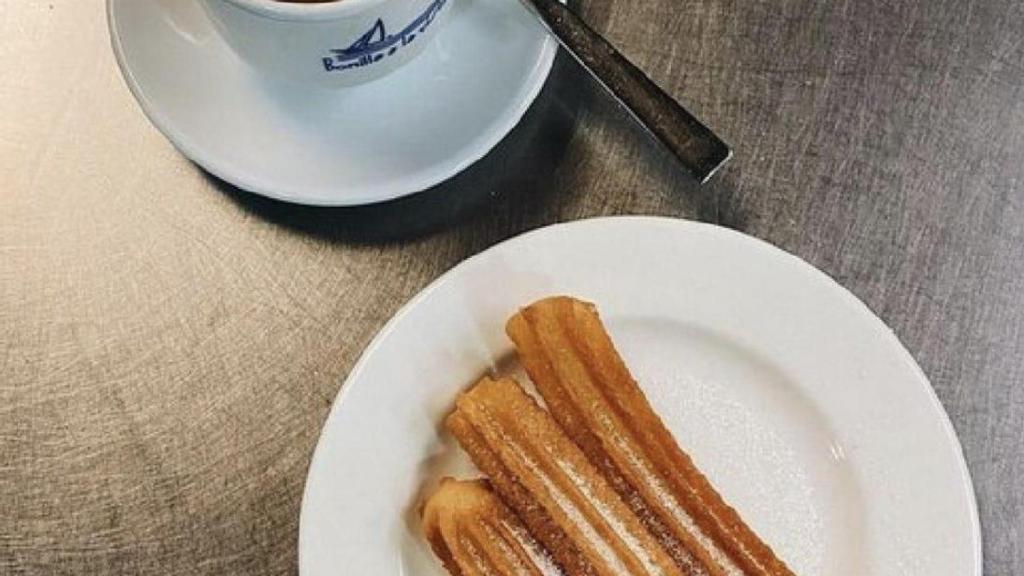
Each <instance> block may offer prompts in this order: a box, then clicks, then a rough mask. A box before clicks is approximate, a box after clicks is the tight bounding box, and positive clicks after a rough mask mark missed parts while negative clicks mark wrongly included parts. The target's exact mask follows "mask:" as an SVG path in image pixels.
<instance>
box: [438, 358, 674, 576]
mask: <svg viewBox="0 0 1024 576" xmlns="http://www.w3.org/2000/svg"><path fill="white" fill-rule="evenodd" d="M448 426H449V429H450V430H451V431H452V433H453V434H454V435H455V437H456V438H457V439H458V440H459V442H460V443H461V444H462V447H463V448H464V449H465V450H466V451H467V452H468V453H469V455H470V457H471V458H472V459H473V461H474V462H475V463H476V465H477V466H478V467H479V468H480V469H481V470H482V471H483V472H484V473H485V474H486V475H487V476H488V477H489V478H490V479H491V482H492V483H493V485H494V488H495V490H496V492H497V493H498V494H499V495H500V496H501V497H502V499H503V500H504V501H505V502H506V503H507V504H508V505H509V507H510V508H512V510H513V511H514V512H515V513H516V514H518V515H519V517H520V518H522V519H523V522H524V523H525V524H526V526H527V527H528V528H529V529H530V531H531V532H532V533H533V535H534V536H535V537H536V538H537V539H538V540H539V541H540V542H541V543H542V544H543V545H544V546H545V547H546V548H547V549H548V550H549V551H550V552H551V554H552V556H553V557H554V558H555V559H556V561H558V562H559V564H560V565H561V568H562V569H563V570H565V572H566V573H568V574H597V575H601V576H619V575H622V574H652V575H653V574H664V575H671V576H682V575H683V574H684V572H683V571H682V570H680V568H679V567H678V566H677V565H676V563H675V562H674V561H673V559H672V558H671V557H670V556H669V554H668V553H667V552H666V550H665V549H664V548H663V547H662V546H661V544H660V543H659V542H658V540H657V539H656V538H655V537H654V536H653V535H652V534H651V533H650V532H649V531H648V530H647V529H646V528H645V527H644V525H643V523H642V522H641V521H640V519H639V518H637V516H636V515H635V514H634V513H633V512H632V511H631V510H630V508H629V506H627V505H626V504H625V503H624V502H623V501H622V500H621V499H620V497H619V496H618V494H617V493H616V492H615V490H614V489H613V488H612V487H611V486H610V485H609V484H608V482H607V480H605V478H604V477H603V476H602V475H601V474H600V473H599V472H598V470H597V469H596V468H595V467H594V466H593V465H592V464H591V463H590V462H589V461H588V460H587V458H586V456H585V455H584V454H583V452H582V451H581V450H580V449H579V447H577V446H576V445H575V444H574V443H573V442H572V441H571V440H570V439H569V438H568V437H567V436H566V435H565V433H564V432H563V431H562V430H561V428H559V426H558V424H557V423H556V422H555V421H554V420H553V419H552V418H551V415H549V414H548V413H547V412H546V411H544V410H543V409H542V408H541V407H540V406H539V405H538V404H537V402H536V401H535V400H534V399H533V398H531V397H530V396H529V395H527V394H526V392H524V391H523V389H522V388H520V386H519V385H518V384H517V383H516V382H515V381H514V380H511V379H503V380H498V381H495V380H491V379H489V378H484V379H483V380H481V381H480V382H479V383H478V384H477V385H476V386H474V387H473V388H472V389H470V390H469V391H468V392H466V393H464V394H462V395H461V396H460V397H459V399H458V401H457V402H456V410H455V412H454V413H453V414H452V415H451V416H450V417H449V419H448Z"/></svg>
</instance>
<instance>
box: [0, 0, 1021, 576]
mask: <svg viewBox="0 0 1024 576" xmlns="http://www.w3.org/2000/svg"><path fill="white" fill-rule="evenodd" d="M182 1H184V0H182ZM581 10H582V13H583V14H584V15H585V17H586V19H587V20H588V21H589V22H590V23H591V24H592V25H593V26H594V27H595V28H597V29H598V30H600V31H602V32H604V33H606V34H607V35H608V36H609V37H610V38H611V39H612V40H613V41H614V42H615V43H617V44H618V45H619V46H620V47H621V48H622V50H623V51H624V52H625V53H626V54H628V55H629V56H630V57H632V58H633V59H634V60H635V61H636V62H637V63H638V64H639V65H641V66H642V67H643V68H645V69H646V70H648V71H649V72H650V74H651V75H652V77H653V78H654V79H655V80H657V81H658V82H659V83H661V84H662V85H663V86H664V87H665V88H666V89H667V90H668V91H669V92H670V93H672V94H673V95H675V96H676V97H678V98H679V99H680V100H682V101H683V102H685V103H686V104H688V105H689V106H690V107H691V109H692V110H693V111H694V112H696V113H697V114H698V115H700V116H701V117H702V118H703V119H704V120H705V121H707V122H708V123H709V125H711V126H712V127H714V128H716V130H717V131H719V132H720V133H721V135H722V136H723V137H724V138H725V139H726V140H727V141H729V142H731V143H732V144H734V146H735V149H736V157H735V159H734V161H733V162H732V163H731V164H730V165H729V166H727V168H726V169H725V170H723V171H722V172H721V173H720V175H719V176H718V177H717V179H716V180H715V181H714V182H713V183H712V184H711V185H709V186H708V187H706V188H697V187H696V186H695V185H694V184H693V182H691V181H689V180H688V179H687V178H686V177H685V176H684V175H683V174H682V173H681V172H680V171H679V170H678V169H677V168H676V167H675V165H674V164H673V163H672V162H671V161H669V160H668V159H667V158H666V157H665V156H664V154H663V153H661V152H659V150H658V149H657V148H656V147H655V146H653V145H652V144H651V142H650V141H649V140H648V139H647V138H646V137H645V136H644V135H643V134H641V133H639V131H638V130H636V128H635V127H633V125H632V124H631V123H630V122H629V120H628V119H627V118H626V117H625V116H624V115H623V114H622V112H621V111H620V110H619V109H618V108H617V107H616V106H615V105H614V104H613V103H611V102H610V101H609V100H608V99H607V98H606V97H604V96H603V95H602V94H601V93H600V91H599V90H598V89H597V88H596V87H595V86H594V85H593V84H592V83H590V82H588V81H587V79H586V77H585V76H583V75H582V74H581V73H580V72H579V70H578V69H577V68H576V66H575V65H574V64H573V63H572V62H571V61H569V60H568V59H566V58H560V59H559V61H558V62H557V63H556V66H555V71H554V73H553V76H552V78H551V80H550V81H549V83H548V85H547V86H546V87H545V89H544V92H543V93H542V95H541V97H540V99H539V100H538V101H537V102H536V103H535V105H534V106H533V108H532V109H531V111H530V112H529V114H528V116H527V118H526V119H525V120H524V122H523V124H522V125H521V126H520V127H519V128H518V129H517V130H516V131H515V132H514V133H513V134H512V135H511V136H510V137H509V138H508V139H506V141H504V142H503V143H502V144H501V145H500V146H499V148H498V149H497V150H495V151H494V152H493V153H492V154H491V155H489V156H488V157H487V158H486V159H484V160H483V161H482V162H481V163H480V164H478V165H476V166H474V167H473V168H472V169H471V170H470V171H469V172H467V173H466V174H464V175H462V176H460V177H459V178H457V179H455V180H454V181H453V182H451V183H449V184H446V185H443V186H441V187H439V188H438V189H435V190H431V191H428V192H426V193H423V194H420V195H418V196H414V197H412V198H410V199H408V200H403V201H398V202H393V203H390V204H387V205H383V206H376V207H371V208H364V209H356V210H314V209H309V208H302V207H296V206H289V205H285V204H280V203H277V202H273V201H269V200H264V199H261V198H257V197H253V196H251V195H249V194H247V193H244V192H241V191H239V190H236V189H233V188H231V187H230V186H227V185H225V184H223V183H220V182H218V181H216V180H214V179H212V178H210V177H208V176H206V175H205V174H204V173H203V172H202V171H201V170H200V169H198V168H197V167H196V166H195V165H193V164H191V163H189V162H188V161H187V160H186V159H184V158H183V157H182V156H181V155H179V154H178V153H177V152H176V151H175V150H174V148H173V147H172V146H171V145H170V144H169V143H168V142H167V141H166V140H165V139H164V138H163V137H162V136H161V135H160V134H159V133H158V132H157V131H156V130H155V129H154V128H153V127H152V126H151V125H150V124H149V123H148V122H147V120H146V119H145V118H144V117H143V115H142V113H141V112H140V110H139V108H138V106H137V105H136V104H135V102H134V101H133V100H132V98H131V96H130V94H129V92H128V90H127V88H126V87H125V85H124V83H123V81H122V79H121V77H120V75H119V73H118V71H117V67H116V64H115V62H114V59H113V57H112V55H111V51H110V48H109V38H108V33H107V29H106V24H105V19H104V7H103V3H102V2H101V1H100V0H49V1H36V0H33V1H27V2H26V1H23V0H0V62H2V66H0V573H2V574H64V573H68V574H70V573H82V574H93V573H109V574H140V573H176V574H224V573H250V574H281V573H292V572H294V571H295V570H296V538H297V526H298V510H299V503H300V499H301V493H302V487H303V482H304V479H305V474H306V470H307V466H308V464H309V458H310V455H311V453H312V450H313V447H314V445H315V442H316V439H317V435H318V433H319V431H320V427H321V426H322V424H323V422H324V419H325V417H326V415H327V411H328V409H329V408H330V405H331V402H332V400H333V399H334V397H335V394H336V393H337V392H338V390H339V387H340V386H341V383H342V381H343V378H344V376H345V375H346V373H347V371H348V370H349V369H350V368H351V366H352V365H353V363H354V362H355V360H356V359H357V358H358V356H359V354H360V352H361V351H362V349H363V348H364V346H365V345H366V344H367V343H368V342H369V340H370V339H371V338H372V337H373V335H374V334H375V333H376V332H377V330H379V329H380V328H381V326H382V325H383V324H384V322H385V321H386V320H387V319H388V318H389V317H390V316H391V315H392V314H393V313H394V312H395V311H396V310H397V309H398V308H399V307H400V306H401V305H402V304H403V303H404V302H405V301H406V300H408V299H409V298H410V297H411V296H412V295H414V294H415V293H416V292H417V291H418V290H419V289H421V288H422V287H423V286H425V285H426V284H427V283H428V282H430V281H431V280H433V279H434V278H436V277H437V276H438V275H440V274H441V273H442V272H444V271H445V270H447V269H448V268H450V267H451V266H453V265H455V264H456V263H458V262H459V261H461V260H463V259H465V258H466V257H467V256H469V255H472V254H474V253H477V252H479V251H480V250H482V249H484V248H486V247H488V246H491V245H493V244H495V243H496V242H499V241H501V240H503V239H506V238H509V237H511V236H513V235H516V234H518V233H520V232H522V231H525V230H529V229H533V228H536V227H539V226H542V225H546V224H550V223H554V222H559V221H565V220H573V219H578V218H584V217H589V216H596V215H607V214H637V213H642V214H662V215H670V216H675V217H680V218H690V219H699V220H705V221H711V222H716V223H718V224H721V225H723V226H728V227H731V228H735V229H737V230H741V231H743V232H745V233H747V234H751V235H753V236H756V237H759V238H763V239H765V240H767V241H769V242H771V243H773V244H776V245H778V246H780V247H782V248H784V249H786V250H788V251H790V252H792V253H794V254H797V255H799V256H800V257H802V258H804V259H805V260H807V261H809V262H810V263H812V264H814V265H815V266H817V267H819V268H821V269H822V270H824V271H825V272H827V273H828V274H830V275H831V276H833V277H834V278H836V279H837V280H838V281H839V282H840V283H841V284H843V285H844V286H846V287H847V288H849V289H850V290H852V291H853V292H854V293H855V294H856V295H858V296H859V297H860V298H862V299H863V300H864V301H865V302H866V303H867V304H868V305H869V306H870V307H871V308H872V309H873V310H874V311H875V312H876V313H878V315H879V316H881V317H882V318H883V319H884V320H885V321H886V322H887V323H888V324H889V325H890V326H892V328H893V329H894V330H895V332H896V334H897V335H898V336H899V337H900V339H901V340H902V341H903V342H904V343H905V344H906V346H907V347H908V348H909V350H910V351H911V352H912V354H913V355H914V356H915V357H916V358H917V360H918V361H919V363H920V364H921V366H922V367H923V369H924V371H925V373H926V374H927V375H928V376H929V378H930V379H931V382H932V383H933V385H934V387H935V389H936V391H937V393H938V395H939V397H940V399H941V401H942V403H943V405H944V406H945V408H946V410H947V411H948V412H949V414H950V416H951V418H952V421H953V424H954V426H955V428H956V430H957V432H958V434H959V437H960V440H961V442H962V444H963V447H964V452H965V455H966V459H967V462H968V465H969V467H970V470H971V473H972V475H973V479H974V483H975V488H976V491H977V498H978V504H979V507H980V513H981V521H982V526H983V532H984V547H985V571H986V573H987V574H993V575H1001V574H1006V575H1013V574H1024V543H1022V542H1024V483H1022V482H1021V478H1022V477H1024V37H1022V35H1021V33H1020V31H1021V30H1024V3H1020V2H1016V1H1014V0H988V1H986V2H973V1H969V0H964V1H957V0H931V1H930V2H921V1H917V0H908V1H905V2H890V1H888V0H865V1H863V2H851V1H849V0H840V1H837V2H830V1H824V0H776V1H775V2H758V1H753V2H739V1H736V0H706V1H703V2H680V1H679V0H645V1H644V2H626V1H624V0H587V1H586V2H584V3H583V5H582V8H581Z"/></svg>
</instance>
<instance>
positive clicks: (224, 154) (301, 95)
mask: <svg viewBox="0 0 1024 576" xmlns="http://www.w3.org/2000/svg"><path fill="white" fill-rule="evenodd" d="M107 10H108V17H109V24H110V34H111V40H112V43H113V46H114V52H115V53H116V55H117V59H118V62H119V63H120V65H121V70H122V72H123V74H124V77H125V79H126V81H127V83H128V86H129V87H130V88H131V90H132V92H133V93H134V94H135V97H136V98H137V99H138V101H139V103H140V104H141V105H142V109H143V110H144V111H145V113H146V115H147V116H149V118H150V120H151V121H152V122H153V124H155V125H156V126H157V128H158V129H160V131H161V132H163V133H164V134H165V135H166V136H167V138H168V139H170V140H171V142H172V143H174V145H175V146H176V147H177V148H178V149H179V150H181V152H182V153H183V154H185V155H186V156H188V157H189V158H190V159H192V160H193V161H194V162H196V163H197V164H199V165H201V166H202V167H203V168H205V169H206V170H207V171H209V172H211V173H212V174H214V175H215V176H217V177H218V178H221V179H222V180H226V181H228V182H230V183H232V184H234V185H236V186H238V187H240V188H243V189H245V190H249V191H251V192H256V193H259V194H263V195H265V196H270V197H273V198H277V199H281V200H286V201H290V202H297V203H303V204H314V205H323V206H348V205H358V204H369V203H374V202H381V201H384V200H389V199H392V198H397V197H400V196H404V195H408V194H411V193H414V192H418V191H421V190H425V189H427V188H430V187H431V186H434V185H436V184H438V183H440V182H443V181H445V180H447V179H448V178H450V177H452V176H454V175H455V174H457V173H459V172H460V171H462V170H463V169H465V168H466V167H468V166H469V165H470V164H472V163H473V162H475V161H476V160H478V159H480V158H481V157H483V156H484V155H485V154H486V153H487V152H488V151H489V150H490V149H491V148H492V147H494V146H495V145H496V144H497V143H498V142H499V141H500V140H501V139H502V138H503V137H504V136H505V135H506V134H507V133H508V132H509V131H510V130H511V129H512V128H513V127H514V126H515V125H516V124H517V123H518V122H519V120H520V118H522V116H523V114H524V113H525V112H526V109H527V108H528V107H529V106H530V104H531V103H532V102H533V100H534V98H536V96H537V93H538V92H539V91H540V89H541V87H542V86H543V84H544V81H545V80H546V78H547V76H548V73H549V72H550V70H551V63H552V61H553V59H554V55H555V51H556V42H555V41H554V40H553V39H551V38H550V37H548V35H547V34H546V33H545V32H544V31H543V29H542V28H541V27H540V26H539V25H538V24H537V23H536V22H535V21H534V20H533V18H532V16H530V15H529V13H528V12H527V11H526V10H524V9H523V8H522V7H521V6H520V5H519V3H518V2H516V1H514V0H454V3H453V5H452V6H451V8H450V10H451V13H450V14H449V15H448V16H447V18H448V20H447V22H446V23H445V27H444V28H443V29H442V30H441V31H440V32H439V33H438V35H437V37H436V38H435V39H434V40H433V41H432V43H431V45H430V46H428V47H427V48H426V50H425V51H424V53H423V54H421V55H420V56H418V57H417V58H416V59H415V60H414V61H412V62H410V63H409V64H408V65H407V66H405V67H404V68H401V69H399V70H398V71H396V72H395V73H393V74H391V75H389V76H387V77H385V78H383V79H381V80H377V81H375V82H372V83H370V84H365V85H362V86H358V87H355V88H348V89H340V90H335V91H330V90H323V89H315V88H308V87H301V86H297V85H292V84H287V83H283V82H277V81H273V80H270V79H268V78H266V77H264V76H263V75H261V74H259V73H258V72H256V71H255V70H253V69H251V68H249V67H248V66H247V65H246V64H244V63H243V62H242V61H241V60H239V58H238V57H237V56H236V55H235V54H234V52H232V51H231V49H230V48H229V47H228V46H227V45H226V44H225V43H224V41H223V40H222V39H221V38H220V36H219V35H218V34H217V33H216V31H215V30H214V29H213V27H212V24H211V23H210V22H209V20H208V19H207V17H206V14H205V13H204V11H203V9H202V8H201V7H200V6H199V4H198V3H197V2H196V0H108V3H107Z"/></svg>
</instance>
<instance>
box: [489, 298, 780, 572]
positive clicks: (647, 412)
mask: <svg viewBox="0 0 1024 576" xmlns="http://www.w3.org/2000/svg"><path fill="white" fill-rule="evenodd" d="M506 331H507V332H508V335H509V336H510V337H511V338H512V340H513V341H514V342H515V345H516V348H517V350H518V352H519V358H520V361H521V362H522V364H523V366H524V367H525V368H526V371H527V373H528V374H529V375H530V378H531V379H532V380H533V383H534V384H535V386H536V387H537V390H538V391H539V392H540V394H541V396H543V398H544V401H545V403H546V404H547V405H548V408H549V409H550V411H551V414H552V415H553V416H554V418H555V419H556V420H557V421H558V423H559V424H560V425H561V427H562V429H564V430H565V431H566V433H567V434H568V435H569V436H570V437H571V438H572V440H573V441H574V442H575V443H576V444H577V445H578V446H579V447H580V449H581V450H582V451H583V452H584V453H585V454H586V456H587V458H589V460H590V462H592V463H593V464H594V466H596V467H597V469H598V470H600V472H601V473H602V474H603V475H604V476H605V477H606V478H607V479H608V483H609V484H610V485H611V486H612V487H614V489H615V491H616V492H618V494H619V495H620V497H621V498H622V500H623V501H625V502H626V503H627V504H628V505H629V507H630V508H631V509H632V510H633V512H634V513H635V514H636V516H638V517H640V518H641V519H643V521H644V524H645V526H646V527H647V529H648V530H650V532H651V534H653V535H654V537H656V538H657V539H658V540H659V541H660V543H661V545H662V546H663V547H664V549H665V550H668V551H669V553H670V554H671V556H672V558H673V559H674V560H675V562H676V564H677V565H678V566H679V567H680V568H681V569H682V570H684V573H686V574H707V575H712V576H719V575H730V576H732V575H745V576H792V574H793V573H792V572H791V571H790V570H789V568H788V567H787V566H786V565H785V564H784V563H783V562H782V561H781V560H780V559H779V558H778V557H776V556H775V554H774V553H773V552H772V550H771V548H769V547H768V546H767V545H766V544H765V543H764V542H762V541H761V539H760V538H758V537H757V535H756V534H754V532H753V531H752V530H751V529H750V528H749V527H748V526H747V525H746V524H745V523H744V522H743V520H742V519H741V518H740V516H739V514H737V513H736V511H735V510H733V509H732V508H731V507H729V506H728V505H727V504H726V503H725V502H724V501H723V500H722V497H721V496H720V495H719V494H718V492H717V491H715V489H714V488H713V487H712V486H711V484H710V483H709V482H708V480H707V478H705V476H704V475H703V474H702V473H701V472H700V471H699V470H698V469H697V467H696V466H695V465H694V464H693V461H692V460H691V459H690V457H689V456H688V455H687V454H686V453H685V452H683V450H682V449H681V448H679V446H678V445H677V444H676V442H675V440H674V439H673V438H672V435H671V433H670V432H669V431H668V429H667V428H666V427H665V425H664V424H663V423H662V421H661V418H659V417H658V415H657V414H655V413H654V410H653V409H652V408H651V405H650V403H649V402H648V400H647V397H646V396H645V395H644V393H643V391H642V390H641V389H640V387H639V386H638V385H637V383H636V381H635V380H633V377H632V376H631V375H630V373H629V370H628V369H627V368H626V365H625V364H624V363H623V361H622V358H621V357H620V356H619V354H618V352H617V351H616V350H615V347H614V345H613V344H612V341H611V338H610V337H609V336H608V333H607V332H606V331H605V328H604V326H603V324H602V323H601V320H600V318H599V317H598V314H597V311H596V310H595V308H594V306H593V305H591V304H588V303H585V302H581V301H579V300H575V299H572V298H567V297H555V298H548V299H545V300H541V301H539V302H537V303H535V304H533V305H531V306H529V307H527V308H524V309H523V310H522V311H521V312H520V313H519V314H517V315H516V316H514V317H513V318H512V319H511V320H509V322H508V325H507V327H506Z"/></svg>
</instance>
